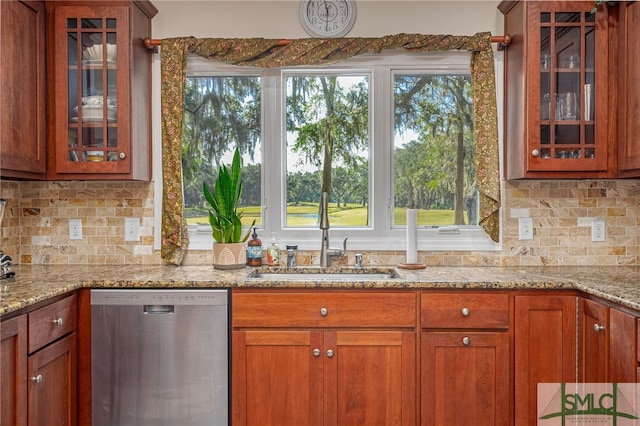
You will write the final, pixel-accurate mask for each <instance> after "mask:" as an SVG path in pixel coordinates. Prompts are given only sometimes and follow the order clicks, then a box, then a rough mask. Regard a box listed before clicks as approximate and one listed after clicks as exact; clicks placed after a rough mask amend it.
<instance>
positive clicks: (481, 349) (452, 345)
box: [420, 291, 512, 426]
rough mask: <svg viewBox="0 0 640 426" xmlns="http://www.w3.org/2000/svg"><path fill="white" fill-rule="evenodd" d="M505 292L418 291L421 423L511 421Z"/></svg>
mask: <svg viewBox="0 0 640 426" xmlns="http://www.w3.org/2000/svg"><path fill="white" fill-rule="evenodd" d="M511 299H512V298H511V297H510V296H509V294H506V293H493V292H489V293H486V292H485V293H477V292H467V291H464V292H461V291H455V292H422V293H421V294H420V327H421V330H422V331H421V336H420V342H421V343H420V361H421V362H420V409H421V412H420V424H421V425H424V426H427V425H465V424H474V425H487V426H496V425H504V426H507V425H509V424H511V413H512V410H511V394H512V392H511V386H512V381H511V365H512V364H511V358H510V353H511V352H510V350H509V328H510V323H511V320H510V317H511V316H510V311H511V309H510V306H511V302H510V300H511Z"/></svg>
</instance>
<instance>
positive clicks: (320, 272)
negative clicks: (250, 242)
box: [247, 267, 400, 281]
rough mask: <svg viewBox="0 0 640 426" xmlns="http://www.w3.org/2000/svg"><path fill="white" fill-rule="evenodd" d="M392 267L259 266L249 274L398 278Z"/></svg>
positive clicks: (255, 276) (263, 277)
mask: <svg viewBox="0 0 640 426" xmlns="http://www.w3.org/2000/svg"><path fill="white" fill-rule="evenodd" d="M399 276H400V275H398V272H397V271H396V270H395V269H392V268H333V267H332V268H319V267H298V268H273V269H272V268H258V269H256V270H255V271H252V272H250V273H249V274H248V275H247V279H252V280H276V281H382V280H389V279H393V278H398V277H399Z"/></svg>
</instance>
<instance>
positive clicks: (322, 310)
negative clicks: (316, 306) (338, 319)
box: [320, 308, 329, 317]
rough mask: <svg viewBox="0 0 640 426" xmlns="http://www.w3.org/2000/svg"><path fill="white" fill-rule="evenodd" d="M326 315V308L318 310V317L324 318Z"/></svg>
mask: <svg viewBox="0 0 640 426" xmlns="http://www.w3.org/2000/svg"><path fill="white" fill-rule="evenodd" d="M328 313H329V311H327V308H320V315H322V316H323V317H326V316H327V314H328Z"/></svg>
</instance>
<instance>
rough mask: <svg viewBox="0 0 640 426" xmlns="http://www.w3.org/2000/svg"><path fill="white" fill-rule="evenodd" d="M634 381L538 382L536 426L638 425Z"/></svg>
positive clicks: (638, 392)
mask: <svg viewBox="0 0 640 426" xmlns="http://www.w3.org/2000/svg"><path fill="white" fill-rule="evenodd" d="M639 400H640V385H639V384H637V383H539V384H538V425H544V426H546V425H549V426H551V425H561V426H564V425H567V424H569V425H583V424H584V425H587V424H588V425H590V426H591V425H610V426H626V425H640V417H638V408H639V405H640V404H639Z"/></svg>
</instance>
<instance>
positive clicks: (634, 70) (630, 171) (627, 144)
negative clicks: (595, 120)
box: [618, 1, 640, 177]
mask: <svg viewBox="0 0 640 426" xmlns="http://www.w3.org/2000/svg"><path fill="white" fill-rule="evenodd" d="M619 22H620V30H621V34H620V52H619V55H618V60H619V66H620V76H619V79H618V91H619V93H620V96H619V97H618V105H619V107H618V108H619V109H620V112H619V115H618V117H619V132H620V134H619V141H620V148H619V149H618V169H619V172H620V174H621V175H622V176H624V177H630V176H639V175H640V137H639V136H638V135H640V120H638V116H639V115H640V103H639V102H638V99H640V79H638V75H640V2H638V1H621V2H620V20H619Z"/></svg>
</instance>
